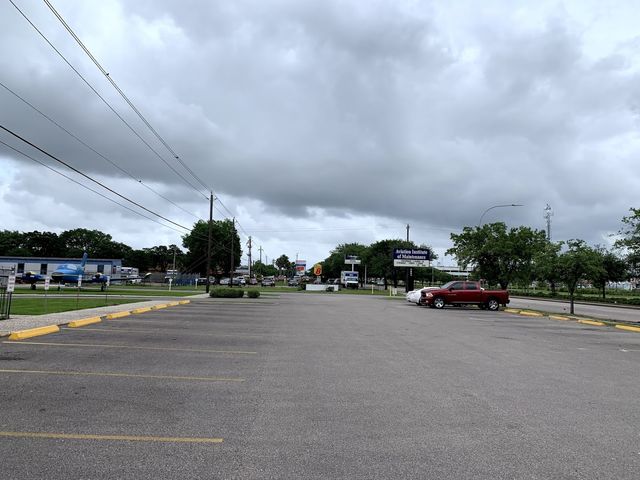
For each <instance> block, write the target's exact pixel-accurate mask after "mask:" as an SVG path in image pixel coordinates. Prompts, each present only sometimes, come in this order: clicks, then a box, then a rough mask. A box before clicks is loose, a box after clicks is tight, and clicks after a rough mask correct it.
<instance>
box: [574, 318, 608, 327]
mask: <svg viewBox="0 0 640 480" xmlns="http://www.w3.org/2000/svg"><path fill="white" fill-rule="evenodd" d="M578 323H584V324H585V325H595V326H596V327H604V326H605V325H606V323H602V322H594V321H593V320H582V319H580V320H578Z"/></svg>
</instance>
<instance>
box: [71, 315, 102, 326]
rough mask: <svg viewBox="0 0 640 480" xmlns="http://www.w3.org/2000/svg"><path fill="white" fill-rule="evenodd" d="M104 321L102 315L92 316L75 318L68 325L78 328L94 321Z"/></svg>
mask: <svg viewBox="0 0 640 480" xmlns="http://www.w3.org/2000/svg"><path fill="white" fill-rule="evenodd" d="M101 321H102V317H91V318H83V319H82V320H74V321H73V322H69V323H67V326H68V327H71V328H78V327H84V326H85V325H92V324H94V323H99V322H101Z"/></svg>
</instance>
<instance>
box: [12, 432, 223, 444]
mask: <svg viewBox="0 0 640 480" xmlns="http://www.w3.org/2000/svg"><path fill="white" fill-rule="evenodd" d="M0 437H14V438H46V439H52V440H59V439H64V440H112V441H121V442H167V443H222V442H223V441H224V440H223V439H222V438H206V437H205V438H199V437H153V436H139V435H84V434H75V433H41V432H1V431H0Z"/></svg>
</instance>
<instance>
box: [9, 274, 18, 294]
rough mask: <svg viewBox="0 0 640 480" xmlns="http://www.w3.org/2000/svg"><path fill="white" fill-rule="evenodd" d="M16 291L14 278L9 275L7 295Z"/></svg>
mask: <svg viewBox="0 0 640 480" xmlns="http://www.w3.org/2000/svg"><path fill="white" fill-rule="evenodd" d="M15 289H16V276H15V275H9V278H8V279H7V293H12V292H13V291H14V290H15Z"/></svg>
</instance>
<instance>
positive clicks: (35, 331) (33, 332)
mask: <svg viewBox="0 0 640 480" xmlns="http://www.w3.org/2000/svg"><path fill="white" fill-rule="evenodd" d="M59 331H60V328H59V327H58V326H57V325H47V326H46V327H38V328H29V329H28V330H18V331H16V332H12V333H11V335H9V340H24V339H25V338H31V337H37V336H38V335H46V334H48V333H56V332H59Z"/></svg>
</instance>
